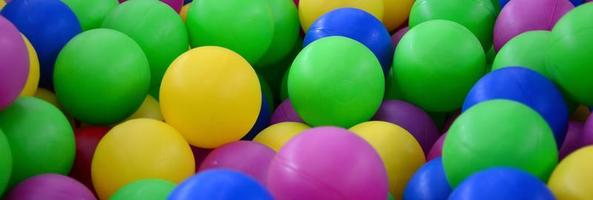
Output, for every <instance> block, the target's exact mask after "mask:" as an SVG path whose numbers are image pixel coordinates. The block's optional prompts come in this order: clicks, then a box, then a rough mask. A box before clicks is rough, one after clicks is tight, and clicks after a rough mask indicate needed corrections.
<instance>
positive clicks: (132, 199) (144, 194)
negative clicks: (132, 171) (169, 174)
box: [110, 179, 176, 200]
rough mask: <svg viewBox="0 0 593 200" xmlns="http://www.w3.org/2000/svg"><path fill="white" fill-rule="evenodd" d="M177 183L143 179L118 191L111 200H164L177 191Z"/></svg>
mask: <svg viewBox="0 0 593 200" xmlns="http://www.w3.org/2000/svg"><path fill="white" fill-rule="evenodd" d="M175 187H176V185H175V183H172V182H170V181H167V180H163V179H142V180H139V181H135V182H132V183H130V184H127V185H125V186H123V187H121V188H120V189H118V190H117V192H116V193H115V194H113V196H111V198H110V199H111V200H162V199H167V197H168V196H169V194H170V193H171V192H172V191H173V189H175Z"/></svg>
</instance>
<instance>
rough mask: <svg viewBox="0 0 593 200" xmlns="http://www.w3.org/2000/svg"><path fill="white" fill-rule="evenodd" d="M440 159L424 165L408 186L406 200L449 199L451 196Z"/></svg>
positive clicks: (405, 192) (405, 194) (405, 193)
mask: <svg viewBox="0 0 593 200" xmlns="http://www.w3.org/2000/svg"><path fill="white" fill-rule="evenodd" d="M451 190H452V189H451V186H449V182H447V177H446V176H445V170H444V169H443V161H442V159H441V158H440V157H438V158H435V159H434V160H432V161H430V162H427V163H426V164H424V165H423V166H422V167H421V168H420V169H418V171H416V173H414V176H412V178H411V179H410V181H409V182H408V184H407V185H406V190H405V191H404V198H403V199H404V200H430V199H447V198H448V197H449V194H451Z"/></svg>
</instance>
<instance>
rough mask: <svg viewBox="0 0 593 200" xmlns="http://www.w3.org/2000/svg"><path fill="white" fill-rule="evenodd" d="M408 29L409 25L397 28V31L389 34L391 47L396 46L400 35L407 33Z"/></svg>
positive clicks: (400, 37) (394, 47)
mask: <svg viewBox="0 0 593 200" xmlns="http://www.w3.org/2000/svg"><path fill="white" fill-rule="evenodd" d="M408 31H410V28H409V27H407V26H406V27H404V28H401V29H399V30H397V32H395V33H394V34H393V35H392V36H391V41H392V42H393V49H396V48H397V45H398V44H399V41H400V40H401V39H402V37H404V35H405V34H406V33H408Z"/></svg>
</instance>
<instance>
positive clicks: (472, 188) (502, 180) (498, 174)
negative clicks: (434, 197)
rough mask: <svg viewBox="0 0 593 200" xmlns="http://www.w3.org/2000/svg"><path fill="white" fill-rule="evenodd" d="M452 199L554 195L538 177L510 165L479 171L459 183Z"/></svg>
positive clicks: (545, 199)
mask: <svg viewBox="0 0 593 200" xmlns="http://www.w3.org/2000/svg"><path fill="white" fill-rule="evenodd" d="M449 199H451V200H470V199H509V200H521V199H541V200H553V199H556V198H554V195H553V194H552V192H550V189H548V188H547V187H546V184H545V183H543V182H542V181H541V180H539V179H537V177H535V176H533V175H531V174H529V173H527V172H524V171H521V170H518V169H515V168H510V167H496V168H490V169H487V170H484V171H480V172H477V173H475V174H473V175H472V176H470V177H469V178H467V180H466V181H464V182H463V183H462V184H461V185H459V186H458V187H457V188H456V189H455V191H453V193H451V196H449Z"/></svg>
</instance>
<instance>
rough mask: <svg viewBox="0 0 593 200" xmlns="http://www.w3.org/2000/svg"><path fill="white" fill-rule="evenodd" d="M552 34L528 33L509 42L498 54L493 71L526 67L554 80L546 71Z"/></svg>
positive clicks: (493, 64)
mask: <svg viewBox="0 0 593 200" xmlns="http://www.w3.org/2000/svg"><path fill="white" fill-rule="evenodd" d="M551 39H552V33H551V32H549V31H528V32H525V33H522V34H520V35H518V36H516V37H514V38H513V39H511V40H510V41H509V42H507V43H506V44H505V45H504V46H503V47H502V48H501V49H500V50H499V51H498V53H497V54H496V57H495V58H494V62H493V63H492V70H493V71H494V70H497V69H501V68H504V67H514V66H519V67H526V68H529V69H532V70H534V71H536V72H538V73H540V74H541V75H544V76H546V78H548V79H550V80H553V79H552V75H551V72H548V70H547V69H546V58H547V52H548V50H549V49H550V43H551V42H552V41H551Z"/></svg>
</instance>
